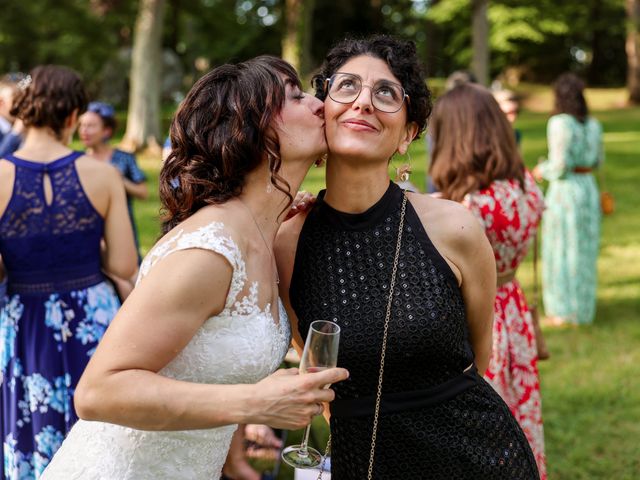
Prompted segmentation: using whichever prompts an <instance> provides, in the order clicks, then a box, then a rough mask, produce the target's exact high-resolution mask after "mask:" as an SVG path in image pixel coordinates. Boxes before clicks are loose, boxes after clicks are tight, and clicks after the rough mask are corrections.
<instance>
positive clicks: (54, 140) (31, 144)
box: [15, 127, 71, 163]
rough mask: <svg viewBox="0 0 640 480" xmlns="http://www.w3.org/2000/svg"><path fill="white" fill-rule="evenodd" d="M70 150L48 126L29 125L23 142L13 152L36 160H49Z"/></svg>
mask: <svg viewBox="0 0 640 480" xmlns="http://www.w3.org/2000/svg"><path fill="white" fill-rule="evenodd" d="M70 151H71V150H70V149H69V147H68V146H67V145H65V144H64V143H63V142H62V141H60V139H59V138H58V137H56V135H55V134H54V133H53V131H52V130H51V129H50V128H38V127H29V128H28V129H27V133H26V135H25V139H24V144H23V145H22V146H21V147H20V149H19V150H17V151H16V152H15V153H16V155H17V156H18V157H24V158H27V159H29V160H33V161H37V162H45V163H46V162H49V161H51V160H56V159H58V158H60V157H62V156H64V155H67V154H68V153H69V152H70Z"/></svg>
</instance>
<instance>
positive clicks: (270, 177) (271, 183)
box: [267, 155, 273, 193]
mask: <svg viewBox="0 0 640 480" xmlns="http://www.w3.org/2000/svg"><path fill="white" fill-rule="evenodd" d="M272 160H273V157H272V156H271V155H267V171H268V172H269V179H268V180H267V193H271V192H273V182H272V178H273V172H272V170H271V161H272Z"/></svg>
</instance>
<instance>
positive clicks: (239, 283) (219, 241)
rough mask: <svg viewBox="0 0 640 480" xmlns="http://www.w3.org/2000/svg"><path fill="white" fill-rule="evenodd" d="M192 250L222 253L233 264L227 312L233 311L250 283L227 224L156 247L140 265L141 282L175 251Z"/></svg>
mask: <svg viewBox="0 0 640 480" xmlns="http://www.w3.org/2000/svg"><path fill="white" fill-rule="evenodd" d="M190 248H200V249H203V250H210V251H212V252H215V253H218V254H220V255H222V256H223V257H224V258H226V259H227V261H228V262H229V264H231V268H232V269H233V274H232V277H231V286H230V288H229V295H228V296H227V299H226V301H225V310H228V309H230V308H231V307H232V306H233V304H234V302H235V300H236V297H237V296H238V294H239V293H240V291H242V289H243V288H244V284H245V282H246V280H247V272H246V267H245V263H244V260H243V258H242V253H241V252H240V249H239V248H238V246H237V245H236V243H235V242H234V241H233V239H232V238H231V237H230V236H229V235H228V234H227V233H225V231H224V224H223V223H220V222H213V223H210V224H208V225H204V226H202V227H200V228H198V229H197V230H194V231H191V232H185V231H184V230H179V231H178V232H177V233H176V234H175V235H173V236H172V237H171V238H169V239H168V240H166V241H165V242H163V243H161V244H159V245H156V246H155V247H154V248H153V249H152V250H151V251H150V252H149V253H148V254H147V256H146V257H145V259H144V261H143V262H142V265H141V266H140V275H138V282H139V281H140V280H141V279H142V278H144V277H145V276H146V275H147V274H148V273H149V272H150V271H151V268H153V266H154V265H156V264H157V263H158V262H159V261H160V260H162V259H163V258H165V257H167V256H168V255H170V254H172V253H174V252H177V251H180V250H187V249H190ZM136 283H137V282H136Z"/></svg>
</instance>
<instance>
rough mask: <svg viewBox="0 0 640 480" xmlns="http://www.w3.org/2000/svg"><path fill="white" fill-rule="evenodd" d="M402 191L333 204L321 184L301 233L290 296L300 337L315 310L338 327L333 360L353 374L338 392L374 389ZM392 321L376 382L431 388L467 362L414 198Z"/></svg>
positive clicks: (452, 281) (453, 288)
mask: <svg viewBox="0 0 640 480" xmlns="http://www.w3.org/2000/svg"><path fill="white" fill-rule="evenodd" d="M402 195H403V194H402V191H401V190H400V189H399V188H398V187H397V186H396V185H395V184H393V183H391V184H390V186H389V189H388V190H387V192H386V193H385V194H384V196H383V197H382V198H381V199H380V200H379V201H378V202H377V203H376V204H375V205H373V206H372V207H371V208H370V209H369V210H367V211H366V212H364V213H362V214H346V213H342V212H339V211H337V210H334V209H333V208H331V206H329V205H328V204H327V203H326V202H324V201H323V195H322V194H321V195H320V197H319V199H318V201H317V203H316V205H315V207H314V208H313V210H312V211H311V212H310V213H309V216H308V218H307V220H306V222H305V224H304V227H303V230H302V232H301V235H300V240H299V242H298V248H297V252H296V261H295V268H294V273H293V278H292V287H291V302H292V306H293V308H294V310H295V312H296V315H297V317H298V319H299V329H300V333H301V335H302V337H303V338H304V337H305V336H306V333H307V330H308V328H309V324H310V322H311V321H313V320H316V319H329V320H333V321H335V322H336V323H338V324H339V325H340V326H341V328H342V331H341V338H340V353H339V359H338V365H339V366H342V367H345V368H347V369H348V370H349V372H350V378H349V379H348V380H347V381H345V382H341V383H340V384H337V385H335V386H334V387H333V388H334V389H335V390H336V396H337V398H355V397H360V396H367V395H372V394H374V393H375V391H376V385H377V381H378V366H379V365H380V354H381V345H382V334H383V329H384V319H385V315H386V308H387V301H388V294H389V283H390V281H391V272H392V267H393V260H394V253H395V248H396V241H397V236H398V227H399V221H400V209H401V208H400V207H401V203H402ZM397 275H398V276H397V280H396V287H395V291H394V299H393V307H392V312H391V320H390V326H389V337H388V338H389V340H388V344H387V351H386V364H385V380H384V387H383V392H387V393H391V392H401V391H406V390H414V389H422V388H430V387H433V386H436V385H438V384H441V383H442V382H444V381H446V380H449V379H450V378H452V377H455V376H456V375H459V374H460V373H461V372H462V371H463V370H464V369H465V368H466V367H468V366H469V365H470V364H471V363H472V362H473V353H472V351H471V347H470V345H469V341H468V332H467V324H466V318H465V308H464V302H463V299H462V295H461V292H460V289H459V287H458V285H457V281H456V278H455V276H454V274H453V272H452V271H451V269H450V268H449V266H448V264H447V263H446V261H445V260H444V259H443V258H442V256H441V255H440V254H439V253H438V251H437V250H436V248H435V247H434V245H433V243H432V242H431V241H430V239H429V236H428V235H427V232H426V231H425V229H424V228H423V226H422V223H421V222H420V219H419V218H418V216H417V214H416V212H415V210H414V209H413V207H412V206H411V203H410V202H408V203H407V209H406V218H405V225H404V234H403V240H402V245H401V250H400V256H399V261H398V272H397Z"/></svg>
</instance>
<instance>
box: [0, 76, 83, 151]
mask: <svg viewBox="0 0 640 480" xmlns="http://www.w3.org/2000/svg"><path fill="white" fill-rule="evenodd" d="M29 75H30V77H31V80H30V81H29V82H26V79H25V81H23V83H26V86H25V87H23V88H21V89H20V90H19V92H18V95H17V96H16V98H15V100H14V102H13V106H12V108H11V115H12V116H14V117H16V118H19V119H21V120H22V121H23V122H24V125H25V126H26V127H40V128H42V127H48V128H50V129H51V130H53V132H54V134H55V135H56V137H57V138H58V139H60V138H62V131H63V130H64V127H65V121H66V120H67V118H69V115H71V114H72V113H73V112H74V111H75V110H77V111H78V115H81V114H82V113H84V111H85V110H86V109H87V102H88V99H87V98H88V97H87V92H86V91H85V88H84V84H83V83H82V79H81V78H80V75H78V73H76V72H75V71H73V70H71V69H70V68H67V67H61V66H58V65H42V66H39V67H36V68H34V69H33V70H32V71H31V72H30V74H29Z"/></svg>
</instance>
